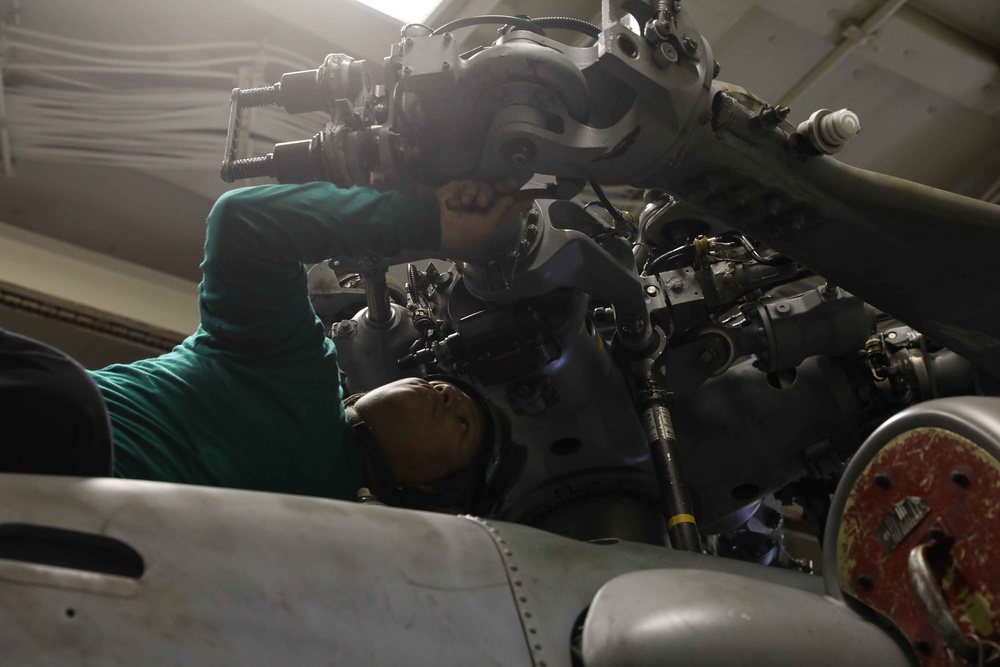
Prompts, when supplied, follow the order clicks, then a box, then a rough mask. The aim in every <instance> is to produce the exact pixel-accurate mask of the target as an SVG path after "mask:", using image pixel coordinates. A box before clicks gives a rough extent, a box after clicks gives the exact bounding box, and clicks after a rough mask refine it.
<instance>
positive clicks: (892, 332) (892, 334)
mask: <svg viewBox="0 0 1000 667" xmlns="http://www.w3.org/2000/svg"><path fill="white" fill-rule="evenodd" d="M897 335H898V334H896V332H895V331H890V332H889V333H888V334H886V336H885V337H886V338H888V339H889V340H896V336H897Z"/></svg>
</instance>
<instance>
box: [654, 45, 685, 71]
mask: <svg viewBox="0 0 1000 667" xmlns="http://www.w3.org/2000/svg"><path fill="white" fill-rule="evenodd" d="M656 55H657V56H658V57H656V58H654V60H656V63H657V64H658V65H660V67H666V66H667V65H668V64H669V63H675V62H677V61H678V60H680V56H678V55H677V49H675V48H674V47H673V45H672V44H670V43H668V42H663V44H660V48H659V50H658V52H657V54H656Z"/></svg>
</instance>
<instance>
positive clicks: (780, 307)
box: [774, 303, 792, 313]
mask: <svg viewBox="0 0 1000 667" xmlns="http://www.w3.org/2000/svg"><path fill="white" fill-rule="evenodd" d="M774 309H775V310H777V311H778V312H779V313H787V312H789V311H790V310H791V309H792V307H791V306H790V305H788V304H787V303H779V304H778V305H777V306H775V307H774Z"/></svg>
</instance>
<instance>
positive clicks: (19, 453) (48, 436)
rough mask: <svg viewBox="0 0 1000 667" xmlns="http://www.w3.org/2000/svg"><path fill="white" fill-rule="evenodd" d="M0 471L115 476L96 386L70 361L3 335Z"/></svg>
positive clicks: (108, 433)
mask: <svg viewBox="0 0 1000 667" xmlns="http://www.w3.org/2000/svg"><path fill="white" fill-rule="evenodd" d="M0 423H2V424H3V427H4V430H5V434H6V437H4V438H3V443H2V444H0V471H2V472H20V473H33V474H36V475H79V476H92V475H102V476H103V475H109V474H111V458H112V452H111V426H110V424H109V423H108V413H107V410H106V409H105V406H104V401H103V400H102V398H101V392H100V391H99V390H98V388H97V385H96V384H95V383H94V381H93V380H92V379H91V377H90V376H89V375H88V374H87V371H85V370H84V369H83V367H81V366H80V364H78V363H76V362H75V361H74V360H73V359H71V358H69V357H68V356H67V355H65V354H63V353H62V352H60V351H58V350H56V349H55V348H51V347H49V346H48V345H44V344H42V343H39V342H38V341H35V340H32V339H30V338H26V337H24V336H18V335H17V334H12V333H10V332H8V331H4V330H2V329H0Z"/></svg>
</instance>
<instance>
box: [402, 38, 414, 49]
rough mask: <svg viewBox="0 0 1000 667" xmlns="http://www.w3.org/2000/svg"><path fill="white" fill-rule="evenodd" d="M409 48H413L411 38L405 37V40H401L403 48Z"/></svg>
mask: <svg viewBox="0 0 1000 667" xmlns="http://www.w3.org/2000/svg"><path fill="white" fill-rule="evenodd" d="M411 46H413V38H412V37H407V38H406V39H404V40H403V48H406V49H408V48H410V47H411Z"/></svg>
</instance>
